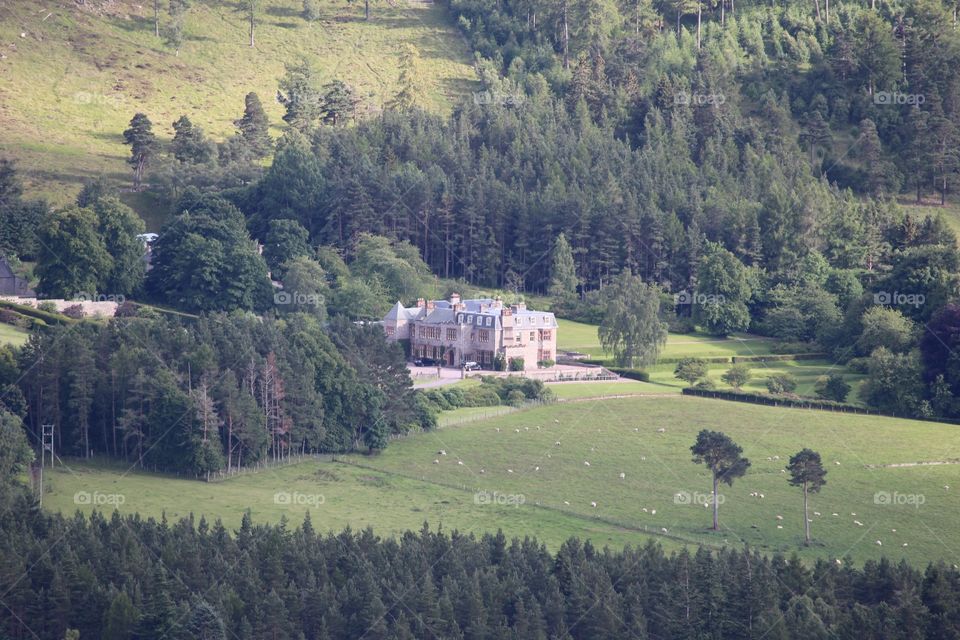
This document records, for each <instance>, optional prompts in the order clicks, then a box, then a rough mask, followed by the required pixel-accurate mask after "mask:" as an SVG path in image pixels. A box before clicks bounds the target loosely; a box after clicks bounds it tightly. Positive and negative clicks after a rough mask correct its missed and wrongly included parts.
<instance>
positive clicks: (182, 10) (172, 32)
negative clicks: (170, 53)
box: [167, 0, 190, 56]
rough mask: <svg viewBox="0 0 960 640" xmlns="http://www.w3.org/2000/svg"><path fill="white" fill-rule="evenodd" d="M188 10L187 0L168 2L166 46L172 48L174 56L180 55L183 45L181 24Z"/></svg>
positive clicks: (171, 0)
mask: <svg viewBox="0 0 960 640" xmlns="http://www.w3.org/2000/svg"><path fill="white" fill-rule="evenodd" d="M189 8H190V3H189V2H188V0H170V29H169V31H168V32H167V44H169V45H170V46H171V47H173V48H174V50H175V51H176V55H177V56H179V55H180V47H181V46H182V45H183V23H184V20H185V18H186V15H187V9H189Z"/></svg>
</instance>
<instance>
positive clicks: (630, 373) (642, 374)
mask: <svg viewBox="0 0 960 640" xmlns="http://www.w3.org/2000/svg"><path fill="white" fill-rule="evenodd" d="M607 369H608V370H610V371H612V372H614V373H615V374H617V375H618V376H620V377H622V378H630V379H631V380H639V381H640V382H650V374H649V373H647V372H646V371H644V370H642V369H625V368H622V367H607Z"/></svg>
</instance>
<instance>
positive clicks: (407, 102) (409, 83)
mask: <svg viewBox="0 0 960 640" xmlns="http://www.w3.org/2000/svg"><path fill="white" fill-rule="evenodd" d="M398 84H399V85H400V91H399V92H398V93H397V95H396V96H395V97H394V98H393V100H392V101H390V104H389V105H388V106H389V107H390V108H391V109H393V110H394V111H400V112H405V111H410V110H411V109H413V108H415V107H422V106H424V102H425V100H426V95H425V93H426V90H425V88H424V86H423V85H424V79H423V71H422V70H421V68H420V51H419V49H417V48H416V47H415V46H413V45H412V44H409V43H408V44H405V45H404V46H403V50H402V51H401V53H400V78H399V80H398Z"/></svg>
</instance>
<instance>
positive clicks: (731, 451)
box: [690, 429, 750, 531]
mask: <svg viewBox="0 0 960 640" xmlns="http://www.w3.org/2000/svg"><path fill="white" fill-rule="evenodd" d="M690 451H691V453H693V462H694V464H703V465H706V467H707V468H708V469H710V473H711V475H712V478H713V492H712V493H711V503H712V506H713V530H714V531H719V530H720V502H721V500H720V496H719V492H718V489H719V486H720V483H721V482H724V483H726V484H727V485H730V486H733V481H734V480H736V479H737V478H739V477H741V476H742V475H744V474H745V473H746V472H747V469H749V468H750V461H749V460H748V459H747V458H744V457H743V456H742V455H740V454H741V453H743V449H742V448H741V447H740V446H739V445H737V443H735V442H734V441H733V440H731V439H730V437H729V436H728V435H726V434H725V433H721V432H719V431H709V430H707V429H703V430H701V431H700V433H699V434H697V441H696V443H694V445H693V446H692V447H690Z"/></svg>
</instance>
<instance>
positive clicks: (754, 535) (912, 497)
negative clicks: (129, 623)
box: [44, 385, 960, 562]
mask: <svg viewBox="0 0 960 640" xmlns="http://www.w3.org/2000/svg"><path fill="white" fill-rule="evenodd" d="M583 386H584V387H586V386H587V385H583ZM649 388H650V389H651V394H650V395H648V396H647V397H634V398H625V399H618V400H604V401H596V400H581V401H568V402H562V403H558V404H554V405H547V406H543V407H539V408H534V409H527V410H521V411H514V412H510V413H506V414H503V415H500V416H496V417H492V418H490V419H487V420H476V421H469V422H463V423H462V424H459V425H456V426H452V425H451V426H447V427H444V428H441V429H440V430H438V431H436V432H433V433H427V434H422V435H417V436H413V437H410V438H408V439H405V440H400V441H396V442H393V443H392V444H391V445H390V447H389V448H388V449H387V450H386V451H385V452H384V453H383V454H381V455H379V456H377V457H373V458H371V457H366V456H355V457H352V458H351V459H350V460H351V461H352V462H353V463H354V464H356V465H357V466H356V467H351V466H349V465H344V464H337V463H327V462H309V463H304V464H300V465H297V466H294V467H288V468H285V469H280V470H268V471H263V472H260V473H258V474H254V475H248V476H243V477H240V478H235V479H232V480H228V481H225V482H223V483H219V484H205V483H202V482H196V481H187V480H175V479H171V478H169V477H165V476H153V475H150V474H140V473H125V472H126V469H125V468H122V469H121V468H116V469H111V468H97V467H91V466H87V465H76V464H74V463H72V462H71V463H70V464H71V467H72V468H71V469H69V470H67V469H58V470H57V471H56V472H55V473H53V474H48V477H49V478H50V480H51V486H52V492H51V493H48V494H47V496H46V497H45V500H44V504H45V506H46V507H47V508H50V509H55V510H60V511H64V512H67V513H72V512H73V511H74V510H75V509H77V508H83V509H88V508H89V506H87V505H82V504H81V505H77V504H76V502H75V501H74V495H75V494H76V493H77V492H78V491H86V492H89V493H92V492H100V493H101V494H105V495H111V494H114V493H119V494H122V495H123V496H124V503H123V504H122V505H120V509H121V510H122V511H125V512H133V511H140V512H141V513H143V514H145V515H153V516H159V515H160V513H162V512H166V514H167V516H168V517H174V516H183V515H186V514H187V513H191V512H192V513H195V514H198V515H199V514H205V515H206V516H207V517H208V518H211V517H221V518H223V519H224V521H225V522H226V523H227V524H228V526H236V525H237V523H238V522H239V519H240V515H241V514H242V512H243V510H244V509H246V508H247V507H248V506H249V507H250V508H251V509H252V511H253V514H254V516H255V517H256V518H257V519H260V520H269V521H274V522H275V521H277V520H278V519H279V518H280V517H281V516H282V515H286V516H287V517H288V518H289V519H291V520H293V521H294V522H296V521H299V520H300V519H301V518H302V514H303V512H304V510H305V509H306V508H308V507H309V508H310V509H311V513H312V515H313V518H314V520H313V521H314V524H315V525H316V526H318V528H320V529H323V530H326V529H338V528H340V527H342V526H345V525H347V524H349V525H351V526H353V527H359V526H366V525H367V524H370V525H372V526H373V527H374V528H375V530H377V531H378V532H380V533H382V534H392V533H396V532H398V531H401V530H403V529H405V528H417V527H418V526H419V525H420V524H421V523H422V522H423V521H427V522H429V523H430V525H431V526H433V527H437V526H439V525H441V524H442V526H443V527H444V528H445V529H447V530H450V529H460V530H462V531H463V530H466V531H474V532H481V531H493V530H496V529H497V528H503V529H504V531H506V532H507V533H508V534H518V535H523V534H526V533H531V532H535V533H536V535H537V536H538V537H540V538H541V539H544V540H546V541H547V542H548V543H549V544H550V546H552V547H553V548H555V547H556V544H557V543H558V542H559V541H560V540H563V539H564V538H565V537H567V536H570V535H577V536H581V537H589V538H590V539H592V540H593V541H594V542H595V543H597V544H601V545H602V544H609V545H613V546H620V545H622V544H625V543H632V544H642V543H643V542H645V541H646V540H647V539H649V538H651V537H652V538H654V539H657V540H661V541H663V542H665V543H666V544H667V545H668V546H669V547H671V548H672V547H675V546H676V545H677V544H679V543H684V542H689V543H704V544H708V545H723V544H731V545H737V544H750V545H751V546H753V547H756V548H759V549H761V550H763V551H767V552H773V551H780V552H786V553H792V552H794V551H796V552H797V553H798V554H800V556H801V557H803V558H804V559H805V560H808V561H812V560H813V559H814V558H817V557H844V556H847V555H849V556H851V557H852V558H854V559H855V560H856V561H858V562H862V561H864V560H867V559H871V558H873V559H876V558H879V557H880V556H881V555H886V556H888V557H890V558H892V559H894V560H898V559H900V558H906V559H908V560H910V561H913V562H926V561H928V560H937V559H943V560H945V561H947V562H957V561H958V558H957V557H956V552H955V549H954V548H953V545H952V544H951V543H950V540H952V539H954V538H955V535H954V532H955V531H956V529H957V526H958V524H960V520H958V518H960V515H958V514H960V487H957V486H954V485H956V476H957V471H956V470H957V466H956V462H957V458H956V448H955V446H954V445H953V444H952V441H953V438H952V435H951V434H953V432H954V431H955V429H956V427H953V426H948V425H942V424H935V423H922V422H914V421H908V420H898V419H892V418H877V417H867V416H852V415H843V414H835V413H829V412H820V411H805V410H794V409H776V408H771V407H761V406H754V405H748V404H741V403H731V402H722V401H715V400H704V399H699V398H689V397H683V396H679V395H671V394H667V395H663V394H662V393H660V388H657V387H655V386H653V385H650V386H649ZM631 390H632V391H634V392H635V391H637V390H639V388H635V389H631ZM596 391H601V392H603V393H606V392H607V391H608V390H607V389H600V388H597V389H596ZM538 427H539V429H538ZM661 428H662V429H664V432H659V429H661ZM703 428H710V429H718V430H722V431H724V432H726V433H728V434H729V435H730V436H731V437H733V438H734V439H735V440H736V441H737V442H738V443H739V444H740V445H741V446H742V447H743V448H744V454H745V455H746V456H748V457H749V458H750V459H751V461H752V462H753V466H752V467H751V469H750V470H749V472H748V474H747V476H745V477H744V478H742V479H740V480H738V481H737V482H736V483H735V484H734V485H733V487H732V488H729V487H724V488H723V490H722V494H723V497H724V499H725V502H724V504H723V506H722V508H721V526H722V531H721V532H719V533H713V532H711V531H709V530H708V527H709V524H710V514H709V510H708V509H706V508H704V507H703V506H702V504H696V502H697V501H698V500H701V498H703V496H704V494H708V493H709V490H710V481H709V477H708V475H707V473H706V470H705V469H704V468H703V467H701V466H698V465H694V464H693V463H691V461H690V445H691V444H692V443H693V441H694V440H695V438H696V434H697V432H698V431H699V430H700V429H703ZM556 442H560V443H561V445H560V446H557V445H556ZM805 446H809V447H812V448H814V449H816V450H818V451H819V452H820V453H821V454H822V455H823V458H824V462H825V464H826V465H827V468H828V475H827V485H826V486H825V487H824V488H823V490H822V492H821V493H820V494H817V495H814V496H812V498H811V518H812V519H813V523H812V531H813V536H814V539H815V540H814V545H813V546H812V547H809V548H806V547H804V546H803V545H802V540H803V527H802V522H803V521H802V515H801V514H802V499H801V493H800V491H799V489H797V488H795V487H791V486H790V485H789V484H788V483H787V480H786V474H784V473H782V472H781V470H782V469H783V468H784V466H785V464H786V462H787V459H788V458H789V456H790V455H791V454H793V453H795V452H796V451H798V450H799V449H801V448H803V447H805ZM441 449H442V450H444V451H446V453H447V455H440V454H439V453H438V452H439V450H441ZM435 460H436V461H437V463H435V462H434V461H435ZM458 461H462V462H463V464H458ZM585 462H589V463H590V465H589V466H587V465H585V464H584V463H585ZM925 462H926V463H930V462H942V463H952V464H940V465H916V463H925ZM904 463H906V465H907V466H893V465H902V464H904ZM510 470H512V471H513V472H512V473H511V471H510ZM620 473H623V474H624V477H623V478H622V479H621V478H620V477H619V476H620ZM948 487H949V488H948ZM278 491H279V492H288V493H293V492H299V493H300V494H302V495H305V496H317V495H319V496H323V503H322V504H316V505H313V506H309V505H300V506H296V505H285V504H277V503H276V502H275V501H274V495H275V493H276V492H278ZM477 492H486V493H480V494H479V495H480V496H481V497H479V498H476V497H475V496H477V495H478V493H477ZM494 492H496V495H498V496H503V497H502V498H500V500H501V502H502V503H501V504H497V503H496V502H495V501H494V504H487V503H485V498H486V496H488V495H489V496H493V495H494ZM751 493H760V494H763V496H764V497H763V498H759V497H752V496H751V495H750V494H751ZM678 494H680V495H681V496H685V495H689V496H690V497H691V502H693V503H694V504H689V503H687V502H685V501H684V500H683V499H682V498H681V499H677V497H676V496H677V495H678ZM520 496H522V501H523V504H520V505H515V504H513V503H510V502H509V501H510V500H511V499H512V500H513V502H518V501H519V500H520ZM593 502H595V503H596V506H592V504H591V503H593ZM814 512H816V513H819V514H820V515H816V514H815V513H814ZM834 514H836V515H834ZM778 516H780V517H782V520H781V519H778ZM857 522H859V523H860V524H857ZM664 529H666V533H664V532H663V530H664ZM877 540H880V541H881V543H882V545H877V544H876V541H877ZM904 544H906V546H904Z"/></svg>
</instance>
